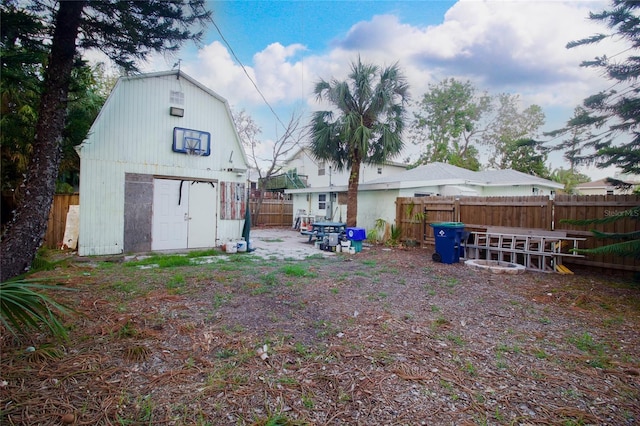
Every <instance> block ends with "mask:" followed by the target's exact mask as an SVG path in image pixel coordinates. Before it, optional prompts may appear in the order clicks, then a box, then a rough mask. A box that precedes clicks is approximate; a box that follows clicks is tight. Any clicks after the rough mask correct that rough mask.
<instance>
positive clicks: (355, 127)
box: [309, 57, 409, 226]
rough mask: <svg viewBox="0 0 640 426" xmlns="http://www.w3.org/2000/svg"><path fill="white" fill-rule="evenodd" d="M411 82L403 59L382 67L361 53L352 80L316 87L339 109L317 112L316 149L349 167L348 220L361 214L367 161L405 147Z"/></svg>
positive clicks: (378, 161) (320, 95) (382, 159)
mask: <svg viewBox="0 0 640 426" xmlns="http://www.w3.org/2000/svg"><path fill="white" fill-rule="evenodd" d="M408 89H409V86H408V84H407V82H406V79H405V77H404V76H403V74H402V72H401V70H400V68H399V66H398V64H394V65H392V66H388V67H383V68H381V67H379V66H377V65H373V64H366V63H363V62H362V61H361V59H360V58H359V57H358V59H357V61H355V62H353V63H352V64H351V72H350V73H349V75H348V78H347V80H344V81H340V80H336V79H332V80H330V81H326V80H323V79H321V80H320V81H318V82H317V83H316V85H315V89H314V93H315V94H316V98H317V99H318V100H319V101H326V102H328V103H330V104H331V105H332V106H333V107H334V108H335V109H334V110H330V111H317V112H315V113H314V114H313V117H312V119H311V123H310V125H309V131H310V134H311V143H310V148H311V153H312V154H313V156H314V157H315V158H316V159H318V160H326V161H330V162H331V163H332V164H333V165H335V167H336V169H337V170H344V169H348V170H350V174H349V187H348V194H347V226H355V225H356V220H357V215H358V181H359V178H360V165H361V164H362V163H363V162H367V163H370V164H383V163H384V162H385V161H389V160H391V159H393V158H394V157H395V156H397V155H398V154H400V151H401V150H402V147H403V143H402V138H401V135H402V132H403V130H404V127H405V115H406V105H407V102H408V100H409V94H408Z"/></svg>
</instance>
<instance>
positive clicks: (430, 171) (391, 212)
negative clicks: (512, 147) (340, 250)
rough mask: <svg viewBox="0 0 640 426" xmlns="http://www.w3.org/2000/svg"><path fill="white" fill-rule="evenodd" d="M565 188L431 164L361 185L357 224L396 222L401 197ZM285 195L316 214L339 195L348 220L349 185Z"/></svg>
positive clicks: (517, 175) (509, 173) (508, 173)
mask: <svg viewBox="0 0 640 426" xmlns="http://www.w3.org/2000/svg"><path fill="white" fill-rule="evenodd" d="M563 187H564V185H563V184H560V183H557V182H552V181H550V180H547V179H541V178H538V177H536V176H531V175H528V174H526V173H521V172H518V171H515V170H486V171H481V172H474V171H472V170H467V169H463V168H460V167H456V166H452V165H450V164H445V163H431V164H427V165H424V166H420V167H416V168H414V169H411V170H405V171H404V172H401V173H395V174H392V175H388V176H385V177H379V178H376V179H371V180H368V181H366V182H364V183H361V184H360V185H359V187H358V217H357V223H358V226H359V227H362V228H366V229H371V228H373V227H374V226H375V222H376V220H378V219H384V220H385V221H387V222H388V223H393V222H394V221H395V216H396V205H395V201H396V198H398V197H420V196H435V195H460V196H485V197H489V196H522V195H550V196H552V195H553V194H555V191H557V190H560V189H562V188H563ZM285 192H286V193H289V194H292V198H293V209H294V211H297V209H304V208H307V207H308V206H310V208H311V211H312V212H314V211H318V212H321V211H323V210H321V207H323V204H322V202H321V201H320V200H321V199H320V198H318V197H319V196H321V195H322V194H325V197H326V196H328V195H327V194H329V193H331V194H338V195H337V197H336V201H337V204H338V205H339V206H338V207H337V208H334V213H335V212H337V213H339V216H336V215H335V214H334V215H333V217H332V219H333V220H340V219H342V220H344V219H346V192H347V186H346V185H340V186H332V187H318V188H313V187H311V188H304V189H289V190H286V191H285ZM343 201H344V202H343ZM316 203H317V204H316Z"/></svg>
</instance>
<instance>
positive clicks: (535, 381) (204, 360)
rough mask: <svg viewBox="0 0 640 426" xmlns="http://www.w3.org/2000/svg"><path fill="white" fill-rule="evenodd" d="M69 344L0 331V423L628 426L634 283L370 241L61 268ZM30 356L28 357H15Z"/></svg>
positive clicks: (634, 395) (637, 342)
mask: <svg viewBox="0 0 640 426" xmlns="http://www.w3.org/2000/svg"><path fill="white" fill-rule="evenodd" d="M37 276H40V277H56V279H57V280H58V281H59V282H61V283H64V284H65V285H66V286H69V287H72V288H75V289H77V290H78V291H76V292H63V293H60V294H59V295H58V294H56V297H59V298H60V299H61V300H63V301H65V302H66V303H67V304H68V305H70V306H73V307H74V308H76V310H77V311H78V315H76V316H74V317H72V318H68V319H67V320H66V322H67V325H68V326H69V328H70V336H71V337H70V341H69V342H63V343H61V342H56V341H52V340H51V339H50V338H49V337H48V336H46V335H37V336H34V337H32V338H31V339H28V340H22V341H20V342H18V341H16V340H15V339H13V338H12V337H11V336H10V335H7V333H4V332H3V333H2V340H1V341H0V344H1V347H0V348H1V350H2V359H1V361H0V362H1V363H0V365H1V368H2V371H1V373H0V403H1V407H2V408H1V410H2V411H1V413H0V423H2V424H8V425H10V424H29V425H35V424H42V425H57V424H65V423H66V424H78V425H95V424H99V425H112V424H113V425H120V424H168V425H186V424H198V425H207V424H209V425H225V424H228V425H236V424H242V425H245V424H246V425H267V424H270V425H287V424H289V425H371V424H385V425H417V424H425V425H426V424H429V425H433V424H445V425H465V424H468V425H485V424H509V425H552V424H553V425H555V424H564V425H591V424H593V425H623V424H629V425H631V424H637V423H638V422H639V421H640V355H638V353H639V351H638V349H639V348H640V333H639V331H640V309H639V308H640V287H638V286H637V285H634V284H633V283H632V282H631V281H630V279H629V277H627V276H625V275H624V274H610V273H605V272H600V271H593V270H591V271H587V270H577V271H576V274H575V275H562V276H561V275H556V274H541V273H525V274H522V275H495V274H491V273H488V272H484V271H481V270H476V269H472V268H468V267H465V266H464V264H453V265H446V264H441V263H435V262H433V261H432V260H431V253H430V252H428V251H426V250H423V249H419V248H415V249H400V248H391V249H390V248H386V247H382V246H374V247H370V248H367V249H365V250H363V251H362V252H361V253H358V254H356V255H349V254H344V255H337V256H334V257H331V258H328V259H322V258H316V257H311V258H309V259H306V260H304V261H299V260H291V261H288V260H277V259H274V260H264V259H257V258H254V257H252V256H251V255H247V254H238V255H234V256H231V257H229V258H226V259H224V260H223V257H214V258H211V259H206V262H205V261H203V263H201V264H198V265H191V266H176V267H164V268H162V267H157V268H147V269H143V268H140V267H132V266H129V265H128V264H127V263H117V262H116V263H113V262H108V263H107V262H99V261H96V262H82V263H79V262H75V261H73V260H72V259H69V260H68V261H66V262H63V263H62V264H61V265H60V266H59V267H58V268H57V269H55V270H53V271H47V272H40V273H38V274H37ZM29 346H32V347H33V348H35V351H32V352H29V351H27V350H26V349H27V347H29Z"/></svg>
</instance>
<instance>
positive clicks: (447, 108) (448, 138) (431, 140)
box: [411, 78, 548, 177]
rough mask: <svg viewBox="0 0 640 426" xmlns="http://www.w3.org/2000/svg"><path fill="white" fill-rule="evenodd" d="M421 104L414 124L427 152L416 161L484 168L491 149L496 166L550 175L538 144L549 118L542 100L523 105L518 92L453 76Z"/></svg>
mask: <svg viewBox="0 0 640 426" xmlns="http://www.w3.org/2000/svg"><path fill="white" fill-rule="evenodd" d="M417 107H418V111H417V112H416V113H415V114H414V120H413V122H412V126H411V128H412V131H413V133H414V134H413V137H414V143H415V144H417V145H420V146H422V153H421V155H420V157H419V159H418V160H417V161H416V162H415V164H414V165H420V164H427V163H431V162H434V161H440V162H444V163H449V164H453V165H455V166H458V167H463V168H466V169H470V170H479V169H480V168H481V166H482V164H481V162H480V150H481V148H485V149H486V150H487V151H488V154H489V156H488V157H489V159H488V165H489V166H491V167H497V168H511V169H515V170H519V171H522V172H524V173H529V174H531V173H533V174H536V175H537V176H542V177H546V176H547V175H548V170H547V168H546V165H545V164H544V163H545V162H546V150H545V149H544V148H543V147H542V146H541V143H538V142H536V143H533V142H534V138H535V137H536V136H537V134H538V129H539V128H540V127H541V126H542V125H543V124H544V120H545V118H544V113H543V112H542V109H541V108H540V107H539V106H538V105H530V106H528V107H526V108H524V109H522V108H521V105H520V98H519V96H518V95H512V94H507V93H502V94H498V95H489V94H488V93H486V92H485V93H480V92H479V91H478V89H477V88H476V87H475V86H473V84H472V83H471V82H470V81H466V82H461V81H458V80H456V79H454V78H450V79H446V80H443V81H441V82H440V83H439V84H435V85H434V84H431V85H429V90H428V92H427V93H425V94H424V95H423V97H422V99H421V100H420V102H418V103H417ZM525 141H526V142H525ZM529 163H535V164H534V165H530V164H529Z"/></svg>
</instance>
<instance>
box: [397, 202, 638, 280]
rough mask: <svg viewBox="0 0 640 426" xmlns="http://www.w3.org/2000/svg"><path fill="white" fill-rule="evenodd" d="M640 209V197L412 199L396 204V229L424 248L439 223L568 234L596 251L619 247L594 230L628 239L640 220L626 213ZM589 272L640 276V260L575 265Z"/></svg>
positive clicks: (600, 259) (593, 259) (590, 259)
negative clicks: (610, 271)
mask: <svg viewBox="0 0 640 426" xmlns="http://www.w3.org/2000/svg"><path fill="white" fill-rule="evenodd" d="M638 205H640V195H581V196H577V195H557V196H556V197H555V198H554V199H549V198H548V197H541V196H531V197H527V196H521V197H407V198H398V199H397V200H396V225H397V226H399V227H400V230H401V233H402V236H401V239H402V240H403V241H409V240H412V241H415V242H416V243H418V244H419V245H420V246H422V247H424V246H430V245H433V244H434V237H433V228H431V226H429V225H430V224H431V223H435V222H462V223H464V224H465V228H466V229H467V230H470V231H484V230H486V228H487V227H489V226H492V227H493V226H501V227H512V228H528V229H541V230H547V231H553V230H555V231H566V232H567V236H570V237H582V238H586V241H584V242H583V243H582V244H581V245H580V248H596V247H601V246H604V245H608V244H611V243H614V242H616V241H615V240H612V239H596V238H594V237H593V235H592V233H591V232H589V230H590V229H596V230H598V231H601V232H606V233H625V232H632V231H637V230H639V229H640V217H633V216H631V215H627V216H625V213H624V212H625V211H627V210H629V209H630V208H632V207H635V206H638ZM611 216H623V217H622V218H621V219H620V220H617V221H615V222H611V223H608V224H600V225H589V226H576V225H569V224H566V223H562V220H563V219H594V218H606V217H611ZM571 262H572V263H577V264H584V265H589V266H597V267H605V268H614V269H623V270H632V271H640V260H638V259H633V258H622V257H618V256H592V255H588V256H586V257H585V258H584V259H571Z"/></svg>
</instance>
